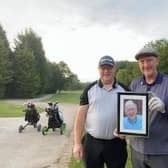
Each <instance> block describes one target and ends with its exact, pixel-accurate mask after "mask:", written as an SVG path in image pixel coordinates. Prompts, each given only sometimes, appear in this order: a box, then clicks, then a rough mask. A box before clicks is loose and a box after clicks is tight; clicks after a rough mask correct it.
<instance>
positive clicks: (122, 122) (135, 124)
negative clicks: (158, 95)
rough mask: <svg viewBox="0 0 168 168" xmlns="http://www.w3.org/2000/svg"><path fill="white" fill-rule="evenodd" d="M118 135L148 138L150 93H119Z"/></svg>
mask: <svg viewBox="0 0 168 168" xmlns="http://www.w3.org/2000/svg"><path fill="white" fill-rule="evenodd" d="M117 130H118V134H123V135H132V136H148V93H134V92H119V93H118V125H117Z"/></svg>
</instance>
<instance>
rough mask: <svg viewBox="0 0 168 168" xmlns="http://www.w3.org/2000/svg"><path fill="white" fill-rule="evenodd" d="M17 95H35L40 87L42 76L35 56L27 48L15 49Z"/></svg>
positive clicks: (15, 85)
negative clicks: (38, 71) (37, 67)
mask: <svg viewBox="0 0 168 168" xmlns="http://www.w3.org/2000/svg"><path fill="white" fill-rule="evenodd" d="M14 79H15V80H14V88H15V97H19V98H21V97H24V98H25V97H34V96H35V95H37V93H38V91H39V87H40V76H39V74H38V73H37V71H36V64H35V57H34V55H33V53H32V52H31V51H30V50H29V49H27V48H17V49H16V51H15V74H14Z"/></svg>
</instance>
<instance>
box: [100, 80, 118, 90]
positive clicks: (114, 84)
mask: <svg viewBox="0 0 168 168" xmlns="http://www.w3.org/2000/svg"><path fill="white" fill-rule="evenodd" d="M97 83H98V86H99V87H100V88H103V83H102V81H101V79H99V80H98V81H97ZM116 83H117V82H116V79H114V82H113V84H112V88H113V89H115V88H116V87H117V85H116Z"/></svg>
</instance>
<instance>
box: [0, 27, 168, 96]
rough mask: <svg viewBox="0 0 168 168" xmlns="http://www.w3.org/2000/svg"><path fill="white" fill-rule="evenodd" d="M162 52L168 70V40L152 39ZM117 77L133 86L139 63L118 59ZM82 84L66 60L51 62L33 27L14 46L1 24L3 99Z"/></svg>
mask: <svg viewBox="0 0 168 168" xmlns="http://www.w3.org/2000/svg"><path fill="white" fill-rule="evenodd" d="M145 46H152V47H154V48H155V49H156V50H157V52H158V53H159V55H160V65H159V69H160V70H161V71H163V72H165V73H168V66H167V65H168V40H167V39H160V40H156V41H151V42H149V43H147V44H145ZM117 69H118V70H117V80H118V81H120V82H122V83H123V84H125V85H129V83H130V82H131V80H132V79H133V78H135V77H137V76H139V75H140V72H139V68H138V65H137V62H134V61H132V62H131V61H119V62H117ZM87 84H88V83H81V82H80V81H79V79H78V77H77V75H76V74H74V73H73V72H71V70H70V68H69V67H68V65H67V64H66V63H65V62H64V61H60V62H59V63H55V62H50V61H49V60H47V58H46V57H45V51H44V49H43V45H42V41H41V38H40V37H39V36H38V35H37V34H36V33H35V32H34V31H33V30H32V29H31V28H29V29H26V30H25V31H24V32H22V33H19V34H18V35H17V38H16V39H14V47H13V49H11V47H10V45H9V42H8V39H7V37H6V32H5V31H4V29H3V27H2V26H1V25H0V98H31V97H35V96H37V95H39V94H44V93H56V92H60V91H61V90H78V89H83V88H84V87H85V86H86V85H87Z"/></svg>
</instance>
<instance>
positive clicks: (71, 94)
mask: <svg viewBox="0 0 168 168" xmlns="http://www.w3.org/2000/svg"><path fill="white" fill-rule="evenodd" d="M81 93H82V91H61V93H57V94H55V95H54V96H52V97H51V98H49V99H48V100H47V101H51V102H56V101H57V102H59V103H73V104H79V98H80V95H81ZM45 101H46V100H45Z"/></svg>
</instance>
